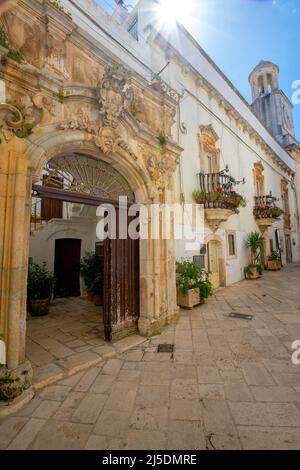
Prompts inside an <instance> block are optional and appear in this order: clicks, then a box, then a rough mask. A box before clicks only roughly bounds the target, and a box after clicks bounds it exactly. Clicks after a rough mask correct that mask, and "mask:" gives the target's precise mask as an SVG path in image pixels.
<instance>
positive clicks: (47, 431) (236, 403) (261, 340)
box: [0, 265, 300, 450]
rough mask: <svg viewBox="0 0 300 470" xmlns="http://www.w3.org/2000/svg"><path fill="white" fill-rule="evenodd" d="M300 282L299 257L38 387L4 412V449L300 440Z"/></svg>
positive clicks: (0, 435)
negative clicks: (156, 332)
mask: <svg viewBox="0 0 300 470" xmlns="http://www.w3.org/2000/svg"><path fill="white" fill-rule="evenodd" d="M299 286H300V267H298V266H295V265H294V266H291V267H289V268H285V269H284V270H283V271H281V272H274V273H272V272H268V273H265V274H264V277H263V278H262V279H261V280H259V281H248V282H247V281H244V282H241V283H239V284H236V285H234V286H232V287H229V288H226V289H221V290H218V291H217V292H216V294H215V295H214V297H212V298H211V299H210V300H209V301H208V302H207V304H206V305H204V306H201V307H199V308H197V309H194V310H193V311H182V312H181V316H180V319H179V321H178V324H177V325H173V326H170V327H168V328H166V329H165V330H164V332H163V334H162V335H161V336H159V337H155V338H152V339H151V340H148V341H146V342H144V343H143V344H141V345H140V346H138V347H136V348H135V349H132V350H130V351H127V352H125V353H123V354H119V355H118V356H116V357H115V358H110V359H108V360H107V361H103V362H101V363H100V364H98V365H97V366H95V367H94V368H91V369H89V370H87V371H81V372H79V373H77V374H76V375H74V376H72V377H70V378H67V379H64V380H63V381H60V382H57V383H56V384H54V385H50V386H48V387H46V388H44V389H42V390H40V391H38V392H37V393H36V396H35V397H34V399H33V400H32V401H31V402H30V403H29V404H28V405H26V406H25V407H24V408H23V409H21V410H20V411H18V412H17V413H16V414H15V415H12V416H9V417H7V418H5V419H3V420H2V421H1V423H0V448H1V449H6V448H8V449H153V450H156V449H157V450H158V449H253V448H259V449H277V448H280V449H300V365H299V366H295V365H293V364H292V362H291V353H292V352H291V344H292V342H293V341H294V340H298V339H299V340H300V289H299ZM231 312H238V313H247V314H248V313H249V314H252V315H254V317H255V318H254V319H253V320H252V321H247V320H242V319H233V318H230V317H229V314H230V313H231ZM160 343H175V352H174V354H171V353H157V345H158V344H160Z"/></svg>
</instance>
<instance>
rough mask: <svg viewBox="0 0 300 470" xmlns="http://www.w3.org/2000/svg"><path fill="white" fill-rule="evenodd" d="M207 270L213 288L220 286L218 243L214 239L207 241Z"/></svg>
mask: <svg viewBox="0 0 300 470" xmlns="http://www.w3.org/2000/svg"><path fill="white" fill-rule="evenodd" d="M208 270H209V273H210V280H211V283H212V286H213V288H214V289H218V287H220V285H221V282H220V265H219V244H218V242H217V241H216V240H212V241H210V242H209V243H208Z"/></svg>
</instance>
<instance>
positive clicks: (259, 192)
mask: <svg viewBox="0 0 300 470" xmlns="http://www.w3.org/2000/svg"><path fill="white" fill-rule="evenodd" d="M253 178H254V190H255V196H257V197H260V196H264V194H265V177H264V166H263V164H262V163H261V162H258V163H255V164H254V169H253Z"/></svg>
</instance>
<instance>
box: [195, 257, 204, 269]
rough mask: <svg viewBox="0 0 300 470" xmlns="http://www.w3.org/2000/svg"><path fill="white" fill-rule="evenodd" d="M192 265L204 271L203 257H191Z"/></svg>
mask: <svg viewBox="0 0 300 470" xmlns="http://www.w3.org/2000/svg"><path fill="white" fill-rule="evenodd" d="M193 263H194V265H195V266H197V268H200V269H205V256H204V255H197V256H194V257H193Z"/></svg>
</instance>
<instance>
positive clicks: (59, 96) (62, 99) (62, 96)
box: [54, 90, 68, 104]
mask: <svg viewBox="0 0 300 470" xmlns="http://www.w3.org/2000/svg"><path fill="white" fill-rule="evenodd" d="M54 96H55V97H56V98H57V99H58V101H59V102H60V103H61V104H63V103H64V102H65V101H66V99H67V98H68V97H67V96H66V95H65V94H64V92H63V90H60V91H59V92H58V93H54Z"/></svg>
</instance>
